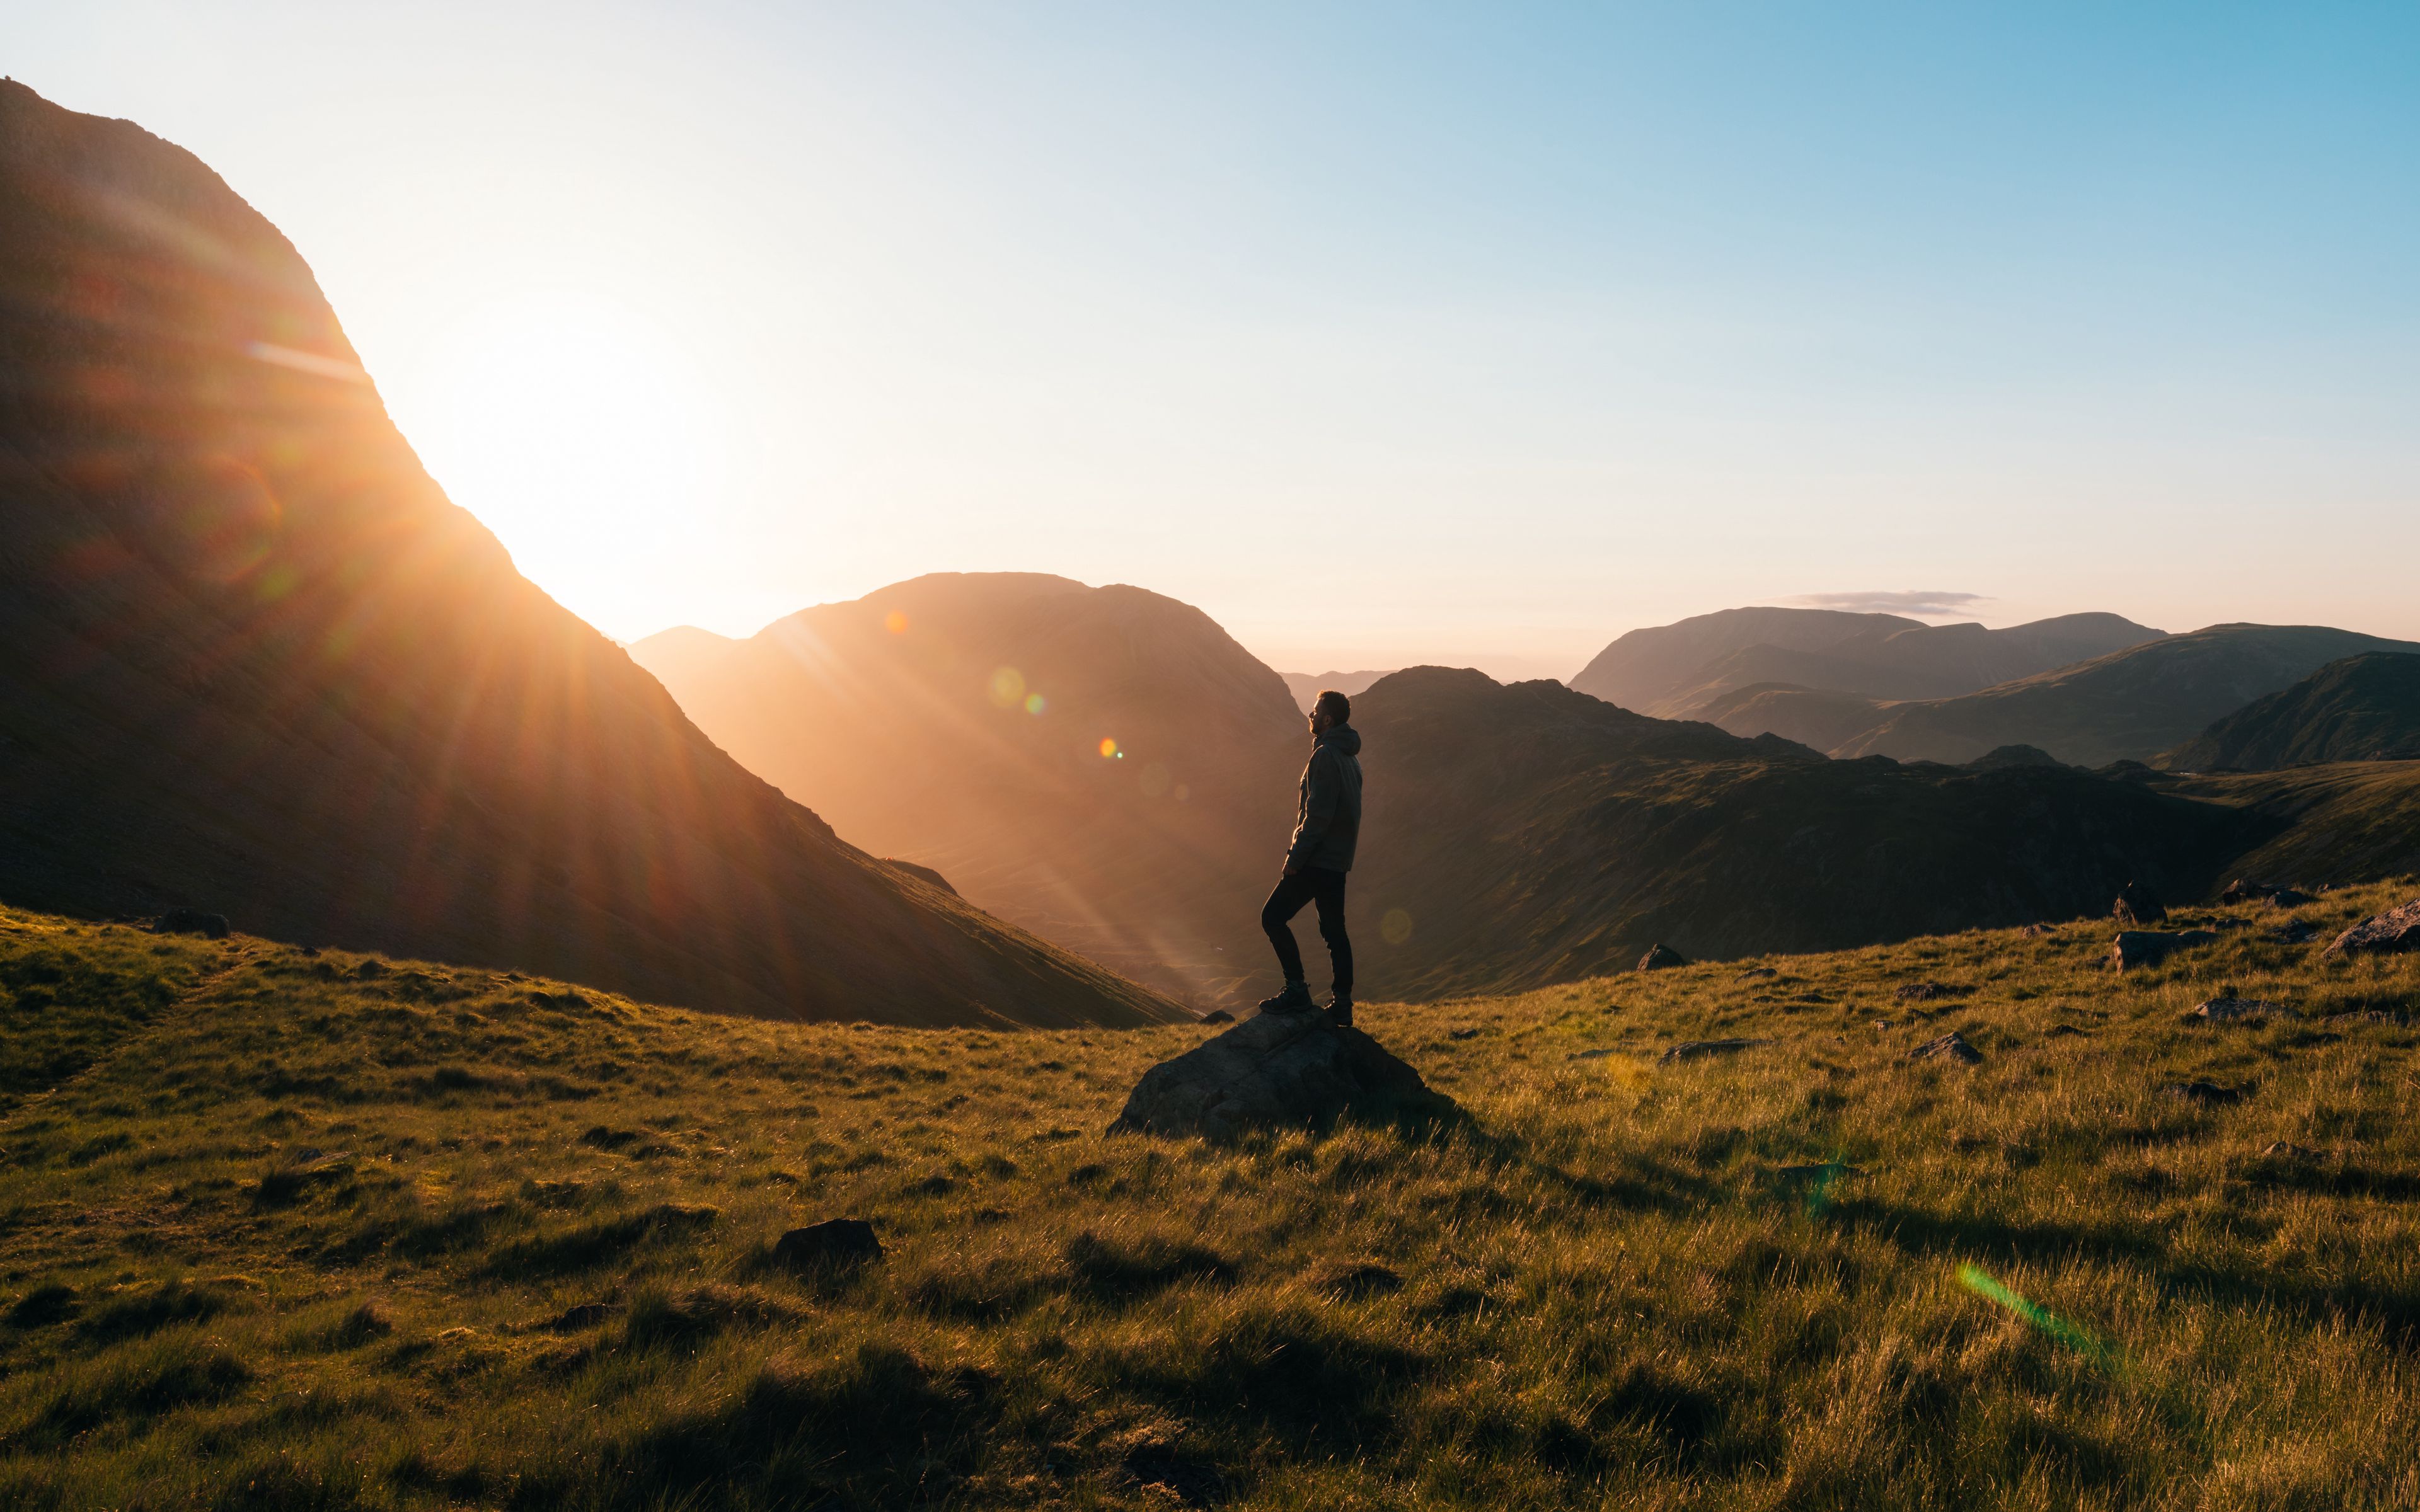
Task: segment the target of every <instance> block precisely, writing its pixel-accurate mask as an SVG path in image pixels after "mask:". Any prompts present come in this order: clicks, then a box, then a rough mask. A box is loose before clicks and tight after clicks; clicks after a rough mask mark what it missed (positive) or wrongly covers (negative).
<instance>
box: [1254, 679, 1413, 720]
mask: <svg viewBox="0 0 2420 1512" xmlns="http://www.w3.org/2000/svg"><path fill="white" fill-rule="evenodd" d="M1279 675H1280V676H1281V677H1283V678H1284V679H1285V685H1286V691H1287V692H1289V693H1292V694H1293V695H1294V702H1295V707H1296V708H1298V709H1300V710H1302V712H1303V713H1305V714H1309V713H1310V712H1311V702H1312V701H1313V700H1315V699H1317V698H1318V697H1319V695H1320V694H1321V693H1322V692H1324V691H1325V690H1326V689H1328V688H1331V687H1332V688H1334V689H1336V691H1338V692H1339V693H1342V694H1343V695H1344V696H1345V697H1347V698H1350V697H1352V696H1353V695H1354V694H1356V693H1358V692H1360V691H1361V690H1362V689H1363V688H1365V687H1369V686H1370V685H1371V684H1372V683H1374V682H1376V681H1377V680H1378V679H1379V678H1381V677H1384V676H1386V675H1387V673H1386V672H1372V671H1360V672H1280V673H1279Z"/></svg>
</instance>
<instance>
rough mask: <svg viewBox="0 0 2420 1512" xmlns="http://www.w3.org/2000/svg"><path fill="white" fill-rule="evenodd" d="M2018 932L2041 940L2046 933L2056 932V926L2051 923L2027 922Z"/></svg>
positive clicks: (2028, 937) (2029, 937)
mask: <svg viewBox="0 0 2420 1512" xmlns="http://www.w3.org/2000/svg"><path fill="white" fill-rule="evenodd" d="M2017 933H2020V934H2022V935H2024V936H2025V937H2026V938H2027V939H2032V940H2039V939H2040V938H2041V937H2042V936H2043V935H2045V934H2050V933H2055V926H2053V925H2050V924H2027V925H2026V926H2025V927H2024V928H2023V929H2021V930H2019V931H2017Z"/></svg>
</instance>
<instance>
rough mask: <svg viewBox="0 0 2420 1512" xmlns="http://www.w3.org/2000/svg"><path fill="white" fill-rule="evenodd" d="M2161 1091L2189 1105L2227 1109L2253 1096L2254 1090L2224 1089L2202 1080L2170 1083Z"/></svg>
mask: <svg viewBox="0 0 2420 1512" xmlns="http://www.w3.org/2000/svg"><path fill="white" fill-rule="evenodd" d="M2160 1090H2161V1091H2163V1092H2165V1093H2166V1094H2167V1095H2168V1096H2170V1097H2180V1098H2182V1099H2184V1100H2185V1101H2186V1102H2188V1103H2201V1104H2203V1105H2204V1106H2206V1107H2225V1106H2226V1105H2227V1104H2229V1103H2241V1102H2242V1101H2243V1100H2244V1099H2245V1098H2247V1097H2250V1096H2251V1095H2252V1088H2248V1087H2222V1086H2220V1085H2219V1084H2218V1083H2216V1082H2211V1081H2200V1080H2195V1081H2190V1082H2170V1083H2168V1084H2167V1085H2166V1086H2164V1087H2163V1088H2160Z"/></svg>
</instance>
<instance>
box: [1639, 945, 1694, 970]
mask: <svg viewBox="0 0 2420 1512" xmlns="http://www.w3.org/2000/svg"><path fill="white" fill-rule="evenodd" d="M1687 964H1689V958H1688V957H1687V956H1685V955H1683V954H1682V953H1681V952H1680V951H1678V950H1675V949H1672V948H1671V947H1670V946H1668V945H1651V946H1649V947H1648V948H1647V953H1646V954H1645V955H1642V956H1640V957H1639V958H1638V969H1639V970H1641V971H1668V970H1669V969H1671V968H1672V967H1674V966H1685V965H1687Z"/></svg>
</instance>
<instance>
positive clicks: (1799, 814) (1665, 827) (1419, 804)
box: [1349, 668, 2283, 997]
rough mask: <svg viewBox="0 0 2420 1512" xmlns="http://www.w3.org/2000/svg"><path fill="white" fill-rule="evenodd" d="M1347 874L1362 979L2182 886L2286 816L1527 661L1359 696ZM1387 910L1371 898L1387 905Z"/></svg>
mask: <svg viewBox="0 0 2420 1512" xmlns="http://www.w3.org/2000/svg"><path fill="white" fill-rule="evenodd" d="M1354 723H1355V724H1356V725H1357V727H1358V728H1359V729H1360V731H1361V733H1362V734H1363V736H1364V737H1365V738H1366V740H1367V742H1368V744H1367V745H1366V746H1365V748H1363V751H1362V755H1361V764H1362V769H1363V771H1364V772H1365V774H1367V787H1366V789H1365V792H1366V795H1367V797H1366V802H1367V804H1368V810H1367V812H1366V814H1365V816H1364V822H1363V825H1362V832H1361V833H1362V840H1361V851H1360V856H1359V857H1358V859H1357V864H1356V868H1355V872H1354V882H1353V887H1352V889H1351V891H1350V893H1349V906H1350V908H1351V910H1352V913H1351V919H1352V928H1353V931H1354V936H1355V940H1356V943H1357V963H1358V964H1359V968H1360V971H1361V974H1362V976H1363V977H1364V979H1365V980H1366V982H1367V990H1368V991H1369V992H1370V993H1371V994H1373V995H1378V996H1421V997H1427V996H1442V995H1451V994H1456V993H1473V992H1503V991H1512V990H1516V989H1522V988H1528V987H1536V986H1542V985H1544V984H1545V983H1548V982H1552V981H1557V980H1573V979H1575V978H1579V977H1585V976H1590V975H1594V974H1596V973H1599V972H1604V971H1610V970H1618V969H1621V968H1622V967H1625V966H1628V965H1630V964H1632V963H1634V962H1636V961H1637V959H1638V957H1639V954H1640V953H1641V952H1642V951H1644V950H1645V949H1647V948H1648V946H1649V945H1651V944H1653V943H1656V942H1659V941H1660V942H1662V943H1664V944H1667V945H1669V946H1671V947H1673V948H1675V949H1679V950H1680V951H1681V952H1682V953H1683V954H1684V955H1688V956H1692V957H1698V956H1730V955H1741V954H1747V953H1751V952H1754V951H1758V950H1768V949H1836V948H1840V947H1845V946H1850V945H1857V944H1864V943H1868V942H1872V941H1877V940H1887V939H1895V938H1903V937H1905V936H1908V935H1911V934H1923V933H1940V932H1943V931H1947V930H1954V929H1960V928H1965V927H1970V926H1975V925H1983V924H2021V923H2025V922H2029V921H2031V920H2035V919H2043V918H2074V917H2076V916H2078V915H2082V914H2101V913H2105V912H2106V911H2107V910H2108V907H2109V900H2110V899H2111V898H2113V897H2115V896H2116V895H2117V891H2118V888H2119V887H2123V886H2124V885H2125V884H2126V883H2127V882H2128V881H2129V880H2131V879H2141V880H2143V881H2145V882H2147V883H2148V884H2149V885H2150V886H2151V887H2154V888H2155V889H2157V890H2159V891H2160V892H2162V893H2163V894H2164V895H2165V896H2169V897H2193V896H2196V895H2198V894H2200V893H2201V892H2203V891H2204V890H2205V889H2207V888H2209V887H2211V886H2212V885H2213V884H2215V883H2221V882H2223V881H2224V880H2225V879H2224V878H2221V877H2219V876H2218V874H2217V873H2218V872H2220V871H2221V870H2223V868H2224V866H2225V863H2226V860H2227V858H2228V857H2230V856H2234V855H2236V854H2238V853H2240V852H2241V851H2242V850H2244V849H2246V848H2248V847H2250V846H2252V845H2254V844H2257V843H2258V842H2260V841H2263V840H2265V839H2266V838H2267V837H2268V835H2269V834H2270V832H2271V831H2272V829H2273V827H2274V826H2275V825H2278V824H2281V823H2283V821H2282V820H2276V819H2273V818H2270V817H2268V816H2265V815H2253V814H2247V813H2245V812H2242V811H2241V810H2234V809H2226V808H2221V807H2217V806H2213V805H2207V804H2197V803H2192V802H2188V801H2185V800H2183V799H2180V798H2178V797H2175V796H2171V795H2166V794H2163V793H2159V792H2154V791H2149V790H2147V789H2144V788H2141V787H2137V786H2134V785H2131V784H2125V783H2118V782H2110V781H2105V780H2102V779H2098V778H2095V777H2092V776H2090V775H2089V774H2086V773H2083V772H2077V771H2071V770H2067V769H2062V768H2055V767H2025V768H2014V769H2008V770H1999V771H1989V772H1969V771H1955V770H1947V769H1943V768H1939V767H1912V766H1900V765H1898V764H1893V763H1889V762H1827V761H1823V760H1822V759H1821V758H1819V757H1817V756H1816V755H1815V754H1814V753H1813V752H1811V751H1808V750H1806V749H1804V748H1799V747H1795V746H1792V745H1790V744H1789V743H1787V742H1784V741H1779V740H1776V739H1773V738H1770V737H1767V738H1764V739H1761V740H1754V741H1751V740H1744V739H1741V738H1738V737H1736V736H1733V735H1729V734H1726V733H1723V732H1721V731H1719V730H1716V729H1715V728H1714V727H1713V726H1711V725H1704V724H1689V723H1680V722H1674V721H1669V720H1662V719H1652V718H1649V717H1645V716H1642V715H1637V714H1632V713H1630V712H1628V711H1627V710H1624V709H1620V708H1617V707H1615V706H1613V705H1612V704H1609V703H1606V702H1601V701H1599V700H1597V699H1593V698H1590V697H1588V696H1586V695H1584V694H1581V693H1576V692H1574V691H1572V690H1570V689H1568V688H1565V687H1560V686H1559V685H1557V684H1554V683H1547V682H1535V683H1520V684H1515V685H1512V686H1511V687H1504V686H1501V685H1498V684H1497V683H1495V682H1493V681H1491V680H1490V679H1488V678H1487V677H1486V676H1484V675H1483V674H1481V673H1479V672H1475V671H1446V670H1444V669H1440V668H1419V669H1414V670H1412V671H1404V672H1398V673H1396V674H1395V675H1394V676H1392V677H1388V678H1387V679H1385V680H1383V681H1381V682H1379V683H1378V684H1376V685H1375V686H1374V687H1372V688H1371V689H1370V690H1369V691H1368V692H1366V693H1364V694H1363V695H1362V696H1361V698H1360V699H1358V700H1357V701H1356V703H1355V713H1354ZM1390 916H1393V917H1392V918H1391V920H1390Z"/></svg>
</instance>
